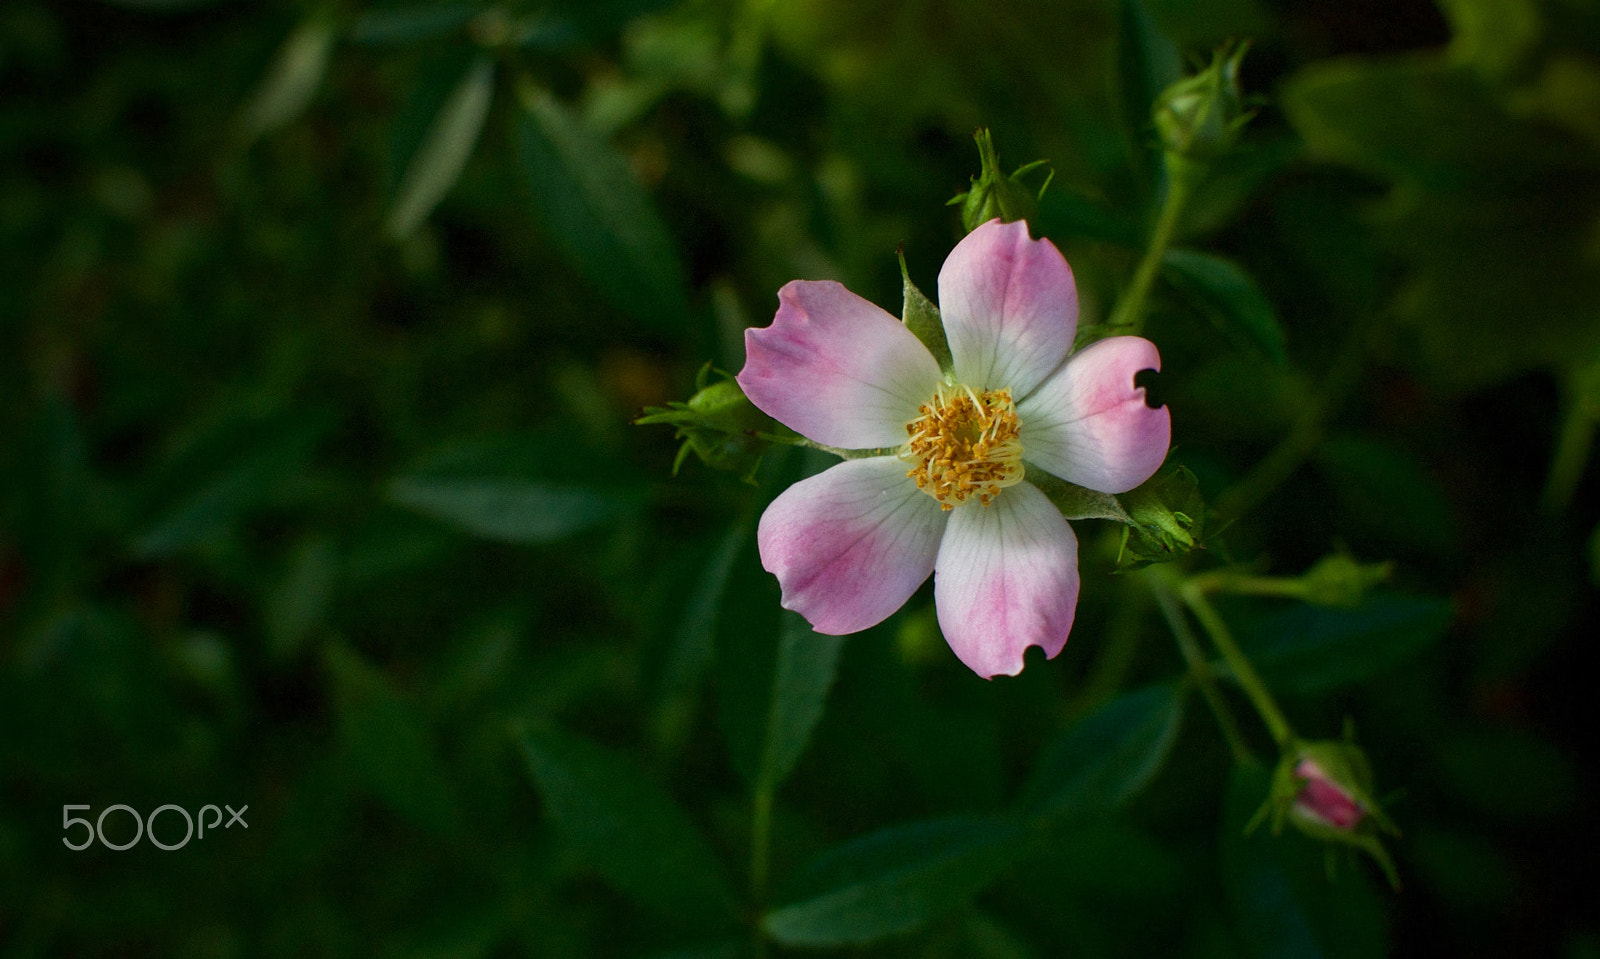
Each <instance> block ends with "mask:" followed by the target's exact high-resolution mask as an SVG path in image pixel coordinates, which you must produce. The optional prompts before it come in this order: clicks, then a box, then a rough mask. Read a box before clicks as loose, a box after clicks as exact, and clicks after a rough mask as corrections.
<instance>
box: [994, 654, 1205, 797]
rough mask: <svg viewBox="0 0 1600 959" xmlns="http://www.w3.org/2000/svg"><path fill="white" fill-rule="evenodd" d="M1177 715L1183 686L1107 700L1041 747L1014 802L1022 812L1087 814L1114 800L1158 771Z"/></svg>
mask: <svg viewBox="0 0 1600 959" xmlns="http://www.w3.org/2000/svg"><path fill="white" fill-rule="evenodd" d="M1182 719H1183V687H1182V686H1180V685H1177V684H1173V683H1164V684H1161V685H1157V686H1149V687H1146V688H1145V689H1141V690H1138V691H1136V692H1131V693H1126V694H1124V695H1122V696H1119V697H1118V698H1116V699H1113V700H1112V701H1111V702H1109V703H1107V704H1106V705H1105V706H1103V707H1101V708H1100V710H1099V711H1097V712H1095V713H1092V714H1091V715H1089V716H1087V717H1085V718H1084V719H1082V720H1080V721H1079V722H1078V723H1077V724H1076V725H1074V726H1073V727H1072V728H1070V729H1068V730H1067V731H1066V732H1065V733H1064V734H1062V736H1061V737H1060V738H1058V739H1057V740H1056V741H1055V742H1054V743H1052V744H1051V745H1049V746H1047V747H1046V748H1045V749H1044V750H1043V751H1042V752H1041V754H1040V757H1039V759H1038V761H1037V762H1036V763H1035V766H1034V771H1033V775H1032V776H1031V777H1029V779H1028V782H1027V784H1026V786H1024V788H1023V791H1022V797H1021V800H1020V802H1019V807H1020V809H1021V811H1022V812H1023V813H1024V814H1025V815H1028V816H1033V817H1045V818H1059V817H1076V816H1087V815H1092V814H1095V813H1099V812H1104V811H1105V810H1108V809H1111V808H1113V807H1115V806H1117V805H1120V804H1121V803H1123V802H1124V801H1126V800H1127V799H1128V798H1129V797H1131V796H1132V795H1133V794H1134V793H1136V792H1138V791H1139V790H1140V789H1141V788H1143V787H1144V785H1145V784H1146V783H1148V782H1149V781H1150V780H1151V778H1153V777H1154V776H1155V774H1156V773H1157V772H1158V771H1160V769H1161V765H1162V764H1163V763H1164V762H1165V761H1166V758H1167V754H1168V752H1170V751H1171V749H1172V744H1173V741H1174V740H1176V739H1177V736H1178V726H1179V724H1180V723H1181V721H1182Z"/></svg>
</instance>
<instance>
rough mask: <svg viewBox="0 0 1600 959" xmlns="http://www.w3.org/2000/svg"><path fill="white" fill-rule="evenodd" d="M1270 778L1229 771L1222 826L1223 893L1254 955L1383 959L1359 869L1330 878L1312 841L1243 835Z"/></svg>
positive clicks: (1378, 921)
mask: <svg viewBox="0 0 1600 959" xmlns="http://www.w3.org/2000/svg"><path fill="white" fill-rule="evenodd" d="M1268 778H1269V777H1268V772H1267V770H1266V768H1265V767H1263V766H1259V765H1254V764H1252V765H1248V766H1245V765H1240V766H1236V767H1234V770H1233V773H1232V774H1231V775H1230V777H1229V782H1228V793H1227V799H1226V806H1225V808H1224V816H1223V821H1222V824H1221V828H1222V876H1223V881H1224V888H1225V890H1226V892H1227V896H1228V901H1229V904H1230V905H1231V906H1232V909H1233V914H1234V917H1235V920H1236V921H1237V923H1238V925H1239V930H1240V932H1241V933H1242V934H1243V938H1244V939H1245V941H1246V942H1248V943H1249V944H1250V947H1251V952H1252V953H1253V954H1254V955H1256V956H1259V957H1262V959H1267V957H1273V959H1277V957H1285V959H1287V957H1294V959H1366V957H1371V956H1381V955H1385V954H1386V952H1387V949H1386V940H1387V935H1386V929H1385V927H1386V925H1387V923H1386V922H1385V920H1384V916H1383V911H1382V908H1381V907H1380V904H1379V900H1378V898H1377V895H1376V894H1375V893H1374V892H1373V890H1372V884H1371V883H1370V882H1369V881H1368V880H1367V877H1366V875H1365V874H1364V873H1363V872H1361V871H1360V870H1361V868H1362V867H1361V866H1348V867H1347V869H1346V870H1342V871H1341V873H1340V874H1339V875H1338V876H1337V877H1334V878H1330V877H1329V876H1328V871H1327V869H1326V868H1324V862H1323V850H1322V849H1320V848H1319V847H1318V846H1317V844H1315V843H1313V842H1312V841H1310V840H1307V839H1304V838H1302V837H1300V836H1299V835H1297V834H1294V833H1289V834H1286V835H1283V836H1274V835H1272V833H1271V831H1270V830H1267V829H1257V830H1254V831H1253V832H1250V833H1249V834H1248V835H1247V834H1246V833H1245V824H1246V823H1248V822H1249V821H1250V819H1251V817H1252V816H1253V815H1254V814H1255V811H1256V809H1257V808H1259V807H1260V805H1261V801H1262V798H1263V797H1265V796H1266V795H1267V791H1268V788H1269V785H1268Z"/></svg>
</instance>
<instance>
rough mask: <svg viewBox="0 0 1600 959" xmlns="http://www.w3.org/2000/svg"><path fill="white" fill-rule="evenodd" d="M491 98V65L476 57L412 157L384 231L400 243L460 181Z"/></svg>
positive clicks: (486, 114) (488, 60)
mask: <svg viewBox="0 0 1600 959" xmlns="http://www.w3.org/2000/svg"><path fill="white" fill-rule="evenodd" d="M493 99H494V61H493V60H490V59H489V58H488V57H479V58H478V59H477V60H476V61H475V62H474V63H473V64H472V66H471V67H470V68H468V70H467V73H466V75H465V76H463V77H462V78H461V82H460V83H458V84H457V85H456V88H455V90H454V91H452V92H451V94H450V98H449V99H448V100H446V101H445V103H444V106H443V107H441V108H440V110H439V113H438V115H437V116H435V117H434V118H433V123H432V124H431V125H430V126H429V128H428V133H427V135H426V136H425V137H424V138H423V140H422V144H421V145H420V146H419V147H418V148H417V152H416V155H415V156H413V157H412V158H411V163H410V165H409V166H408V167H407V168H406V172H405V176H404V177H403V178H402V179H401V181H400V191H399V193H398V194H397V195H396V196H395V200H394V205H393V206H392V207H390V209H389V217H388V220H387V221H386V222H385V224H384V232H385V233H386V234H387V235H388V236H389V238H390V239H392V240H403V239H405V238H406V237H407V236H410V235H411V233H412V231H413V230H415V229H416V228H417V227H418V226H420V225H421V224H422V221H423V220H425V219H427V217H428V214H429V213H431V212H433V208H434V207H435V206H437V205H438V203H439V201H440V200H442V199H444V196H445V194H446V193H449V192H450V188H451V187H453V186H455V184H456V181H457V180H458V179H460V178H461V171H462V170H463V169H465V168H466V165H467V160H468V159H470V158H471V156H472V151H473V148H474V147H476V146H477V144H478V135H479V134H480V133H482V132H483V122H484V120H485V119H487V118H488V116H489V104H490V103H491V102H492V101H493Z"/></svg>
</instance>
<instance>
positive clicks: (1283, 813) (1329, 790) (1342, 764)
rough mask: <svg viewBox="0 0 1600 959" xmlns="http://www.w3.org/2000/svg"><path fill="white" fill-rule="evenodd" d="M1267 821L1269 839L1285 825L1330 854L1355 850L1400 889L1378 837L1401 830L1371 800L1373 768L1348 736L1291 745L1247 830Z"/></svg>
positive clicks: (1297, 742)
mask: <svg viewBox="0 0 1600 959" xmlns="http://www.w3.org/2000/svg"><path fill="white" fill-rule="evenodd" d="M1267 818H1270V819H1271V820H1272V831H1273V832H1274V833H1278V832H1282V830H1283V824H1284V823H1285V822H1288V823H1289V824H1291V825H1293V826H1294V827H1295V829H1297V830H1299V831H1300V832H1302V833H1304V834H1305V835H1307V836H1310V837H1311V838H1312V839H1316V840H1318V841H1320V842H1323V843H1327V844H1329V848H1330V849H1335V848H1337V847H1339V846H1344V847H1347V848H1352V849H1360V850H1361V851H1363V852H1365V853H1367V854H1368V855H1369V856H1371V857H1372V858H1373V860H1374V861H1375V862H1377V864H1378V866H1379V867H1380V868H1381V869H1383V872H1384V875H1385V876H1387V877H1388V879H1389V883H1390V885H1392V886H1395V887H1397V888H1398V887H1399V885H1400V881H1399V877H1398V876H1397V875H1396V873H1395V869H1394V863H1393V862H1392V861H1391V860H1390V859H1389V854H1388V852H1387V850H1385V849H1384V848H1383V843H1382V842H1381V841H1380V840H1379V838H1378V837H1379V834H1380V833H1389V834H1390V835H1395V836H1398V835H1399V834H1400V830H1398V829H1396V828H1395V825H1394V823H1392V822H1390V821H1389V817H1388V816H1386V815H1385V814H1384V812H1383V808H1382V807H1381V806H1379V805H1378V802H1377V800H1376V799H1374V798H1373V797H1372V767H1371V766H1370V765H1369V764H1368V762H1367V757H1366V754H1365V753H1363V752H1362V751H1361V747H1359V746H1357V745H1356V744H1355V743H1354V742H1352V741H1351V739H1350V732H1349V731H1348V730H1347V731H1346V738H1345V739H1343V740H1322V741H1317V742H1305V741H1301V740H1295V741H1294V742H1292V743H1290V745H1289V747H1288V748H1287V749H1285V750H1284V753H1283V757H1282V759H1281V760H1279V763H1278V768H1277V771H1276V772H1275V773H1274V774H1273V781H1272V792H1271V793H1270V794H1269V795H1268V796H1267V801H1266V803H1264V804H1263V805H1262V807H1261V811H1260V812H1258V813H1257V814H1256V818H1255V819H1254V820H1253V821H1252V822H1251V826H1252V827H1254V826H1255V825H1257V824H1259V823H1260V822H1261V821H1262V820H1263V819H1267Z"/></svg>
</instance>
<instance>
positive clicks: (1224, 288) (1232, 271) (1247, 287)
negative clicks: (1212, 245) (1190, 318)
mask: <svg viewBox="0 0 1600 959" xmlns="http://www.w3.org/2000/svg"><path fill="white" fill-rule="evenodd" d="M1161 269H1162V275H1164V276H1165V277H1166V278H1167V281H1168V282H1169V283H1171V284H1172V285H1173V286H1175V287H1177V288H1178V289H1179V290H1180V291H1182V292H1183V293H1184V294H1185V295H1186V296H1187V297H1188V300H1189V302H1190V303H1192V304H1193V305H1194V307H1195V308H1196V309H1197V310H1199V311H1200V312H1201V313H1202V314H1204V315H1205V316H1206V317H1207V318H1209V319H1210V320H1211V322H1213V323H1215V324H1216V325H1217V327H1218V328H1219V329H1221V330H1222V332H1224V333H1226V334H1228V335H1229V336H1231V337H1233V338H1234V339H1236V340H1243V341H1244V342H1246V343H1248V344H1250V345H1251V346H1253V347H1255V348H1256V349H1257V350H1259V351H1260V352H1261V353H1262V354H1263V355H1265V356H1266V358H1267V359H1269V360H1271V361H1272V362H1274V363H1276V364H1277V365H1279V366H1283V365H1285V364H1286V363H1287V362H1288V356H1287V355H1286V354H1285V353H1284V337H1283V327H1282V326H1280V325H1279V323H1278V313H1277V311H1276V310H1274V309H1273V308H1272V302H1271V301H1270V300H1268V299H1267V296H1266V294H1265V293H1263V292H1261V287H1260V286H1258V285H1256V281H1255V279H1254V278H1252V277H1251V276H1250V274H1249V273H1246V272H1245V270H1244V268H1243V267H1241V266H1239V265H1238V264H1237V263H1234V262H1233V261H1232V260H1226V259H1223V258H1222V257H1220V256H1213V255H1211V254H1209V253H1201V252H1200V251H1199V250H1186V249H1179V248H1174V249H1170V250H1168V251H1167V253H1166V256H1164V257H1163V258H1162V261H1161Z"/></svg>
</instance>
